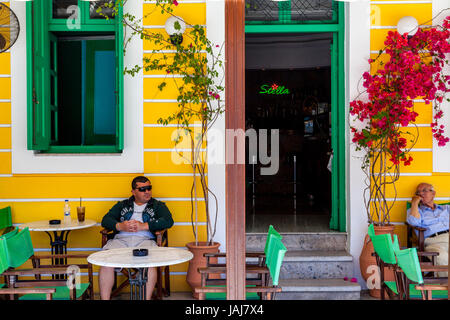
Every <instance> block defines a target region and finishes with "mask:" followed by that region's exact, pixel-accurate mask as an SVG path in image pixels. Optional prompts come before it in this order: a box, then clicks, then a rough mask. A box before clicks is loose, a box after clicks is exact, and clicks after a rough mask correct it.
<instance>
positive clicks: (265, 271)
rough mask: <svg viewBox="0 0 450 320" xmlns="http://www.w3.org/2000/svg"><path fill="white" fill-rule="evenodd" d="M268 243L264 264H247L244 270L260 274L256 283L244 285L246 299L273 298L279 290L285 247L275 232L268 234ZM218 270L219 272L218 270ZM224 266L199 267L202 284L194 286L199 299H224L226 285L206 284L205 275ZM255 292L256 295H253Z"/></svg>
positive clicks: (223, 269) (222, 270) (224, 269)
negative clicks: (259, 278) (260, 279)
mask: <svg viewBox="0 0 450 320" xmlns="http://www.w3.org/2000/svg"><path fill="white" fill-rule="evenodd" d="M268 238H269V239H268V245H267V246H266V248H265V251H266V255H265V260H264V264H265V265H264V266H259V265H247V266H246V272H247V273H254V274H260V275H261V277H262V281H260V282H259V283H258V284H256V285H253V284H252V285H246V299H247V300H250V299H263V300H266V299H273V297H274V296H275V293H277V292H281V288H280V287H279V286H278V281H279V276H280V270H281V265H282V262H283V259H284V256H285V253H286V251H287V249H286V247H285V246H284V245H283V243H282V242H281V239H280V237H278V236H277V235H276V234H273V233H272V234H268ZM218 271H220V272H218ZM224 271H226V267H222V269H221V270H219V269H218V268H217V267H209V268H208V267H207V268H199V272H200V274H201V276H202V286H201V287H199V288H195V292H196V293H198V294H199V299H201V300H203V299H205V298H206V299H211V300H212V299H217V297H221V299H225V292H226V287H225V285H221V286H217V285H206V277H207V276H208V274H210V273H223V272H224ZM255 294H256V295H255Z"/></svg>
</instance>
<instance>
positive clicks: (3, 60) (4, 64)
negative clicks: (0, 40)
mask: <svg viewBox="0 0 450 320" xmlns="http://www.w3.org/2000/svg"><path fill="white" fill-rule="evenodd" d="M0 74H11V53H9V52H3V53H2V54H0Z"/></svg>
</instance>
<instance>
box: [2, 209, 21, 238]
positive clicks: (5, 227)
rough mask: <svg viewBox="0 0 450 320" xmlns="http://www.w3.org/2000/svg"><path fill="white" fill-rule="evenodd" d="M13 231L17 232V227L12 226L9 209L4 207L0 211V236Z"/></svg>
mask: <svg viewBox="0 0 450 320" xmlns="http://www.w3.org/2000/svg"><path fill="white" fill-rule="evenodd" d="M13 230H17V227H14V226H13V225H12V216H11V207H5V208H1V209H0V236H1V235H5V234H7V233H9V232H11V231H13Z"/></svg>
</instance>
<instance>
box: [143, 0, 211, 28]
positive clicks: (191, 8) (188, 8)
mask: <svg viewBox="0 0 450 320" xmlns="http://www.w3.org/2000/svg"><path fill="white" fill-rule="evenodd" d="M173 9H174V10H173V15H175V16H179V17H182V18H183V19H184V20H185V21H186V22H187V23H190V24H192V25H195V24H199V25H204V24H205V23H206V4H205V3H182V2H180V3H179V5H178V6H174V7H173ZM169 17H170V15H169V14H168V13H164V14H161V9H159V8H157V7H156V5H155V4H149V3H144V19H143V25H144V26H149V25H154V26H163V25H164V24H165V23H166V20H167V19H168V18H169Z"/></svg>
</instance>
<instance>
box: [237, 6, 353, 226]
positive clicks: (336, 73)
mask: <svg viewBox="0 0 450 320" xmlns="http://www.w3.org/2000/svg"><path fill="white" fill-rule="evenodd" d="M280 3H281V2H280ZM344 5H345V4H344V3H342V2H335V1H333V8H334V11H333V20H332V21H325V22H320V21H304V22H302V23H292V24H289V23H290V21H286V20H283V19H280V21H278V23H273V22H271V23H269V24H268V23H266V22H265V21H263V22H259V23H258V22H257V21H250V22H246V23H245V33H246V34H249V33H316V32H326V33H333V43H332V45H331V48H330V51H331V78H332V79H331V84H332V85H331V99H332V101H331V105H332V108H331V110H332V111H331V128H332V132H331V148H332V150H333V160H332V174H331V190H332V199H331V220H330V229H333V230H338V231H340V232H346V230H347V215H346V180H345V178H346V172H345V168H346V108H345V42H344V37H345V6H344ZM280 8H283V9H285V10H290V7H289V6H288V5H286V7H281V5H280Z"/></svg>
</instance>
